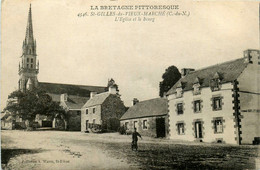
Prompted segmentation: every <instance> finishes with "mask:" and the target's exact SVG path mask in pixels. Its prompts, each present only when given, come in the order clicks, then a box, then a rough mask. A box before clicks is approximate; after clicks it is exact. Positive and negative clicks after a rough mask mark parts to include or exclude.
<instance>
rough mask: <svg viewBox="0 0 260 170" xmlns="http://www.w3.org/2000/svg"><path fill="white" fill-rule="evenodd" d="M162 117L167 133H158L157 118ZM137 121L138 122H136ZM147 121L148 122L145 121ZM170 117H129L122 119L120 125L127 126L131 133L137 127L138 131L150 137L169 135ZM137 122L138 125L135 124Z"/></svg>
mask: <svg viewBox="0 0 260 170" xmlns="http://www.w3.org/2000/svg"><path fill="white" fill-rule="evenodd" d="M157 119H162V120H163V121H164V125H165V126H164V129H165V134H160V133H159V134H158V131H157V128H156V120H157ZM135 122H136V123H135ZM145 122H146V123H145ZM168 122H169V119H168V116H167V115H164V116H155V117H144V118H136V119H129V120H121V121H120V125H121V126H124V127H125V128H126V131H127V133H131V132H133V131H134V128H136V130H137V132H138V133H140V134H141V135H142V136H149V137H154V138H156V137H167V136H168V134H169V130H168V129H169V127H168V125H169V123H168ZM135 124H136V126H135Z"/></svg>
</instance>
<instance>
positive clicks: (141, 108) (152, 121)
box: [120, 98, 169, 137]
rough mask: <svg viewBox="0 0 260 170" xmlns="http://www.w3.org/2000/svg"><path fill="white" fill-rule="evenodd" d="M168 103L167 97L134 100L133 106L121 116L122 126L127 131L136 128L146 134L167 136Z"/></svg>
mask: <svg viewBox="0 0 260 170" xmlns="http://www.w3.org/2000/svg"><path fill="white" fill-rule="evenodd" d="M167 110H168V104H167V99H166V98H155V99H150V100H145V101H141V102H138V100H137V99H134V100H133V106H131V107H130V108H129V109H128V110H127V111H126V113H125V114H124V115H123V116H122V117H121V119H120V123H121V126H124V127H125V129H126V131H130V132H133V130H134V128H136V129H137V131H138V132H139V133H140V134H141V135H144V136H150V137H166V136H167V135H168V128H169V127H168V116H167V113H168V111H167Z"/></svg>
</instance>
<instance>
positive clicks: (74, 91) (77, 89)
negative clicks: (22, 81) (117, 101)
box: [38, 82, 106, 97]
mask: <svg viewBox="0 0 260 170" xmlns="http://www.w3.org/2000/svg"><path fill="white" fill-rule="evenodd" d="M38 85H39V88H41V89H42V90H44V91H46V92H47V93H52V94H63V93H67V94H68V95H77V96H82V97H89V96H90V92H97V93H102V92H105V91H106V87H102V86H84V85H73V84H58V83H46V82H39V84H38Z"/></svg>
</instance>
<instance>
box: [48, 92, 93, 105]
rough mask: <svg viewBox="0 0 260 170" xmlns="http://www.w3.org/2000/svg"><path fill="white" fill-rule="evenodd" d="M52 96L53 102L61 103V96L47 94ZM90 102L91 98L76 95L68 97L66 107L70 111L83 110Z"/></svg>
mask: <svg viewBox="0 0 260 170" xmlns="http://www.w3.org/2000/svg"><path fill="white" fill-rule="evenodd" d="M47 94H48V95H49V96H51V98H52V100H53V101H55V102H60V96H61V94H53V93H47ZM88 100H89V97H82V96H76V95H68V98H67V101H65V103H66V105H67V106H68V108H69V109H81V108H82V106H83V105H84V104H85V103H86V102H87V101H88Z"/></svg>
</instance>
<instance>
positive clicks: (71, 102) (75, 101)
mask: <svg viewBox="0 0 260 170" xmlns="http://www.w3.org/2000/svg"><path fill="white" fill-rule="evenodd" d="M88 100H89V97H81V96H75V95H68V99H67V101H66V102H65V103H66V104H67V106H68V107H69V108H70V109H81V108H82V106H83V105H84V104H85V103H86V102H87V101H88Z"/></svg>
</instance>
